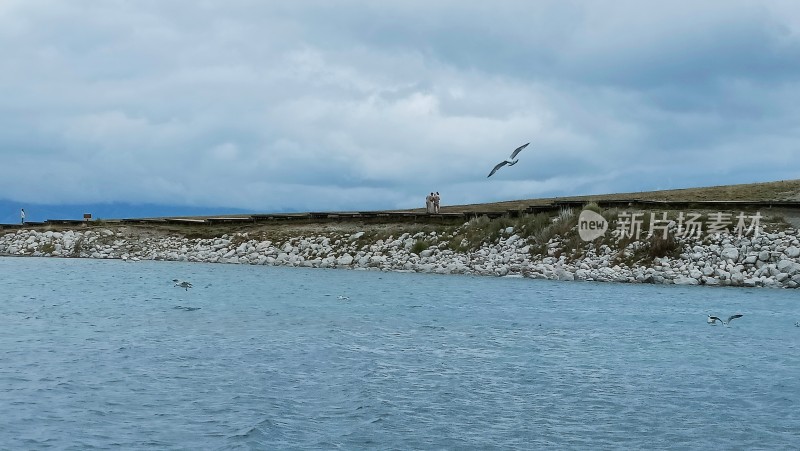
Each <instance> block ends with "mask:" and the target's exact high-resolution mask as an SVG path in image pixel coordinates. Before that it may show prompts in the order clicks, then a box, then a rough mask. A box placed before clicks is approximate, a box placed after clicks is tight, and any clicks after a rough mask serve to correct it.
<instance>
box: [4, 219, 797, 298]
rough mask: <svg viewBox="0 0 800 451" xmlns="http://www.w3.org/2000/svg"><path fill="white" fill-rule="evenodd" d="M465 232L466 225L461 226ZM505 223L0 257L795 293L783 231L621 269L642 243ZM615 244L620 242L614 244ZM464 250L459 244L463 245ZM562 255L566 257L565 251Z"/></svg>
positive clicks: (703, 243)
mask: <svg viewBox="0 0 800 451" xmlns="http://www.w3.org/2000/svg"><path fill="white" fill-rule="evenodd" d="M465 226H466V224H465ZM517 232H518V231H516V230H515V229H514V228H513V227H507V228H504V229H502V230H500V232H499V233H498V236H497V237H496V238H495V239H493V240H492V241H491V242H489V241H488V240H487V242H481V243H480V244H479V245H477V246H475V247H474V248H471V249H462V248H459V247H458V246H453V242H454V241H456V240H458V235H457V230H456V231H452V230H451V231H449V232H448V231H444V232H436V231H430V232H417V233H402V234H399V236H397V237H393V236H387V237H386V238H382V239H370V237H369V236H368V235H365V232H364V231H359V232H355V233H349V232H346V231H326V232H324V233H304V234H298V235H296V236H289V237H287V238H284V239H280V240H275V241H272V240H268V239H262V238H258V237H251V236H250V234H249V233H247V232H243V233H234V234H226V235H222V236H220V237H214V238H194V239H190V238H185V237H182V236H177V235H174V234H172V235H170V234H153V233H143V232H141V231H132V230H130V229H128V228H125V227H116V228H114V227H108V228H90V229H86V230H66V231H52V230H49V231H40V230H34V229H21V230H17V231H15V232H9V233H6V234H5V235H2V236H0V255H11V256H39V257H72V258H96V259H122V260H126V261H138V260H165V261H188V262H208V263H231V264H251V265H273V266H301V267H312V268H346V269H361V270H381V271H406V272H422V273H439V274H474V275H486V276H505V277H528V278H537V279H551V280H586V281H591V280H594V281H605V282H622V283H653V284H676V285H712V286H740V287H774V288H797V287H798V286H800V236H798V231H797V230H795V229H792V228H786V229H784V230H782V231H779V232H775V233H764V234H761V235H760V236H758V237H754V236H750V237H741V238H740V237H737V236H735V235H732V234H730V233H720V234H715V235H713V236H707V237H704V238H703V239H700V238H694V239H681V240H679V242H678V243H677V245H678V246H679V255H678V256H676V257H656V258H652V259H650V261H649V262H648V263H647V264H642V263H641V262H638V263H625V262H624V261H622V260H624V258H622V259H621V257H624V256H626V255H629V254H631V253H633V252H635V251H636V249H637V248H640V247H642V246H643V245H644V244H643V243H644V242H643V241H633V242H629V243H627V244H624V243H623V244H624V246H623V244H619V246H615V244H614V242H611V243H610V244H608V243H606V244H601V243H600V242H598V243H594V242H589V243H582V244H581V246H582V247H581V248H580V252H579V253H578V255H576V253H575V252H574V251H575V249H567V246H568V240H566V239H565V238H563V237H560V236H554V237H552V238H550V239H549V240H547V242H546V244H545V243H542V244H544V245H543V246H538V247H537V246H536V243H534V240H533V239H532V238H530V237H525V236H524V234H520V233H517ZM617 241H618V242H619V240H617ZM461 244H463V243H461ZM568 251H569V252H568Z"/></svg>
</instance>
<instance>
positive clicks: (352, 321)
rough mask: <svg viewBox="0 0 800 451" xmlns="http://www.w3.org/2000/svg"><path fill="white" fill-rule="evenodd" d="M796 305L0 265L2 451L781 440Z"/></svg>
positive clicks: (667, 290)
mask: <svg viewBox="0 0 800 451" xmlns="http://www.w3.org/2000/svg"><path fill="white" fill-rule="evenodd" d="M176 278H177V279H185V280H189V281H191V282H192V283H193V285H194V287H193V288H192V289H190V290H188V291H186V290H183V289H180V288H176V287H174V286H173V285H174V284H173V282H172V279H176ZM340 295H344V296H348V297H349V298H350V299H349V300H339V299H338V296H340ZM799 301H800V292H797V291H790V290H774V289H732V288H704V287H676V286H651V285H622V284H602V283H588V282H550V281H542V280H531V279H511V278H491V277H471V276H441V275H422V274H405V273H382V272H372V271H369V272H367V271H347V270H322V269H300V268H273V267H265V266H238V265H221V264H201V263H169V262H137V263H125V262H121V261H101V260H78V259H52V258H51V259H47V258H0V449H11V450H19V449H47V448H53V449H81V450H83V449H101V448H102V449H107V448H115V447H116V448H123V449H187V450H197V449H347V450H350V449H498V448H499V449H544V448H550V449H600V448H604V449H607V448H618V449H643V448H646V449H658V448H670V449H734V448H749V449H753V448H760V449H798V446H800V349H799V345H800V327H795V325H794V323H795V322H796V321H800V302H799ZM737 312H739V313H742V314H744V317H742V318H740V319H737V320H735V321H733V322H732V323H731V325H730V326H729V327H725V326H709V325H708V324H706V314H707V313H711V314H716V315H719V316H724V317H726V318H727V316H728V315H729V314H733V313H737Z"/></svg>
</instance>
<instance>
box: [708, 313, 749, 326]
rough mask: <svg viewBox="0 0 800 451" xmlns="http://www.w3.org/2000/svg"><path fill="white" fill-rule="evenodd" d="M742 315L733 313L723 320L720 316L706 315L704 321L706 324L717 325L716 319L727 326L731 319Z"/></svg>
mask: <svg viewBox="0 0 800 451" xmlns="http://www.w3.org/2000/svg"><path fill="white" fill-rule="evenodd" d="M742 316H743V315H741V314H739V313H737V314H735V315H731V316H729V317H728V320H727V321H723V320H722V318H720V317H718V316H711V315H708V319H707V320H706V322H707V323H708V324H711V325H712V326H716V325H717V321H719V322H720V323H721V324H722V325H723V326H727V325H728V324H730V323H731V321H733V320H735V319H736V318H741V317H742Z"/></svg>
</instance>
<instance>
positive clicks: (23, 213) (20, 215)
mask: <svg viewBox="0 0 800 451" xmlns="http://www.w3.org/2000/svg"><path fill="white" fill-rule="evenodd" d="M19 217H20V219H21V220H22V224H25V209H24V208H20V210H19Z"/></svg>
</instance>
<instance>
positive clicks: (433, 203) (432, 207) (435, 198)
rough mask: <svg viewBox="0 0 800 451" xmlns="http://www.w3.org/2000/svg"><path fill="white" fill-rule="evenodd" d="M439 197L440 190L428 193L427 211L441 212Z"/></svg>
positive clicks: (426, 200) (429, 212)
mask: <svg viewBox="0 0 800 451" xmlns="http://www.w3.org/2000/svg"><path fill="white" fill-rule="evenodd" d="M439 199H440V198H439V192H438V191H436V192H435V193H430V194H428V196H427V197H425V211H426V212H427V213H428V214H431V213H434V214H438V213H439Z"/></svg>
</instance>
